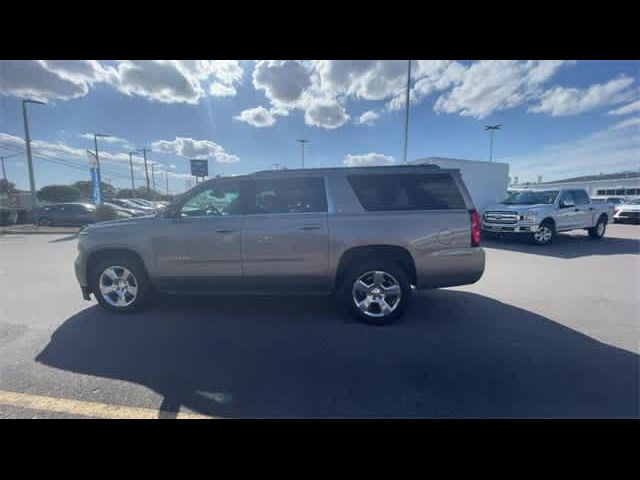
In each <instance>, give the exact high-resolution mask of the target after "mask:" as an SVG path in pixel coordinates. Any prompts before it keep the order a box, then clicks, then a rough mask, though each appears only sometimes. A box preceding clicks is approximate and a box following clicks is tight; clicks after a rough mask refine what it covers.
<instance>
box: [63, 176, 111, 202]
mask: <svg viewBox="0 0 640 480" xmlns="http://www.w3.org/2000/svg"><path fill="white" fill-rule="evenodd" d="M100 185H101V186H102V196H103V197H105V198H106V197H115V196H116V193H117V191H116V189H115V187H113V186H111V185H109V184H108V183H104V182H100ZM73 186H74V187H75V188H77V189H78V191H79V192H80V197H81V198H92V197H93V182H92V181H90V180H81V181H79V182H75V183H74V184H73Z"/></svg>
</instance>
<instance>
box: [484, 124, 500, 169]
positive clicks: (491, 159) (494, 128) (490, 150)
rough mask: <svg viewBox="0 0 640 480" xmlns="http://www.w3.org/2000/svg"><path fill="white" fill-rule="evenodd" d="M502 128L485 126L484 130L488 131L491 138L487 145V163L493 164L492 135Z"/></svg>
mask: <svg viewBox="0 0 640 480" xmlns="http://www.w3.org/2000/svg"><path fill="white" fill-rule="evenodd" d="M501 128H502V124H499V125H485V127H484V129H485V130H488V131H489V133H490V136H491V140H490V143H489V161H490V162H493V134H494V132H495V131H496V130H500V129H501Z"/></svg>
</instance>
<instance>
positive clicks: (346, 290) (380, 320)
mask: <svg viewBox="0 0 640 480" xmlns="http://www.w3.org/2000/svg"><path fill="white" fill-rule="evenodd" d="M343 295H344V300H345V302H346V304H347V306H348V308H349V310H350V311H351V313H352V314H353V315H354V316H355V317H356V318H358V319H359V320H361V321H364V322H366V323H370V324H374V325H387V324H390V323H393V322H394V321H395V320H396V319H397V318H399V317H400V316H402V314H403V313H404V312H405V310H406V308H407V305H408V303H409V298H410V296H411V285H410V284H409V279H408V277H407V274H406V273H405V272H404V270H403V269H402V267H400V266H399V265H398V264H397V263H395V262H391V261H383V260H381V261H367V262H362V263H359V264H357V265H355V266H353V267H351V268H349V270H347V272H346V273H345V276H344V285H343Z"/></svg>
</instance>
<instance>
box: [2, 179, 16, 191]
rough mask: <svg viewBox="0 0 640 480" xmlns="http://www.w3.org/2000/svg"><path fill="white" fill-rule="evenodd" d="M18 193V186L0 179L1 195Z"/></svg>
mask: <svg viewBox="0 0 640 480" xmlns="http://www.w3.org/2000/svg"><path fill="white" fill-rule="evenodd" d="M14 192H16V184H15V183H13V182H10V181H9V180H5V179H4V178H0V193H14Z"/></svg>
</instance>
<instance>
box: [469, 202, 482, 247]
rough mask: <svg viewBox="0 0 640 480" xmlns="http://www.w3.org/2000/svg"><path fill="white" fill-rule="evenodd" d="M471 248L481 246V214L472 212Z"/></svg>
mask: <svg viewBox="0 0 640 480" xmlns="http://www.w3.org/2000/svg"><path fill="white" fill-rule="evenodd" d="M470 213H471V246H472V247H479V246H480V214H479V213H478V212H477V211H476V210H471V212H470Z"/></svg>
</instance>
